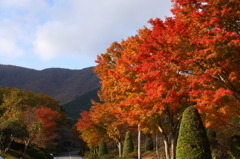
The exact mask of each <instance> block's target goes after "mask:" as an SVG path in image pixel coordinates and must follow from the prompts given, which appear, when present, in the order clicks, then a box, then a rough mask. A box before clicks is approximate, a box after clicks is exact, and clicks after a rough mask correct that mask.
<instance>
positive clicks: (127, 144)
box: [123, 131, 134, 157]
mask: <svg viewBox="0 0 240 159" xmlns="http://www.w3.org/2000/svg"><path fill="white" fill-rule="evenodd" d="M133 151H134V145H133V142H132V136H131V132H130V131H128V132H127V133H126V136H125V141H124V145H123V156H124V157H126V156H127V155H128V154H129V153H131V152H133Z"/></svg>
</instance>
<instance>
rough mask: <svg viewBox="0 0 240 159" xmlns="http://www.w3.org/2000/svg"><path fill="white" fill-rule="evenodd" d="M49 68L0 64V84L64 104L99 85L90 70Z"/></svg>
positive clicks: (91, 68) (89, 68)
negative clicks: (42, 95) (50, 97)
mask: <svg viewBox="0 0 240 159" xmlns="http://www.w3.org/2000/svg"><path fill="white" fill-rule="evenodd" d="M93 68H94V67H88V68H84V69H82V70H70V69H62V68H49V69H44V70H41V71H38V70H34V69H28V68H23V67H18V66H12V65H0V86H2V87H16V88H19V89H21V90H24V89H27V90H31V91H33V92H35V93H44V94H47V95H50V96H52V97H53V98H54V99H55V100H57V101H60V102H61V103H62V104H66V103H68V102H70V101H72V100H74V99H76V97H79V96H81V95H83V94H85V93H86V92H89V91H92V90H94V89H96V88H99V87H100V83H99V81H100V80H99V79H98V78H97V77H96V74H95V73H94V72H93V71H92V70H93Z"/></svg>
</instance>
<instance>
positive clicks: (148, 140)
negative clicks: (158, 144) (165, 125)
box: [145, 137, 154, 151]
mask: <svg viewBox="0 0 240 159" xmlns="http://www.w3.org/2000/svg"><path fill="white" fill-rule="evenodd" d="M153 148H154V147H153V140H152V138H151V137H147V138H146V141H145V151H152V150H153Z"/></svg>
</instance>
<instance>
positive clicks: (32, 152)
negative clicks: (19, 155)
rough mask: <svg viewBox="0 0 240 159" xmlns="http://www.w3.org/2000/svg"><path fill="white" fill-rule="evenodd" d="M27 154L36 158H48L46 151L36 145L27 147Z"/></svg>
mask: <svg viewBox="0 0 240 159" xmlns="http://www.w3.org/2000/svg"><path fill="white" fill-rule="evenodd" d="M27 154H28V155H29V156H30V157H32V158H34V159H48V157H47V156H46V155H45V153H44V152H43V151H42V150H40V149H39V148H36V147H29V148H28V149H27Z"/></svg>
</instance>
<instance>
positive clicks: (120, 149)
mask: <svg viewBox="0 0 240 159" xmlns="http://www.w3.org/2000/svg"><path fill="white" fill-rule="evenodd" d="M118 150H119V152H118V153H119V157H122V143H121V142H120V141H119V142H118Z"/></svg>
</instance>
